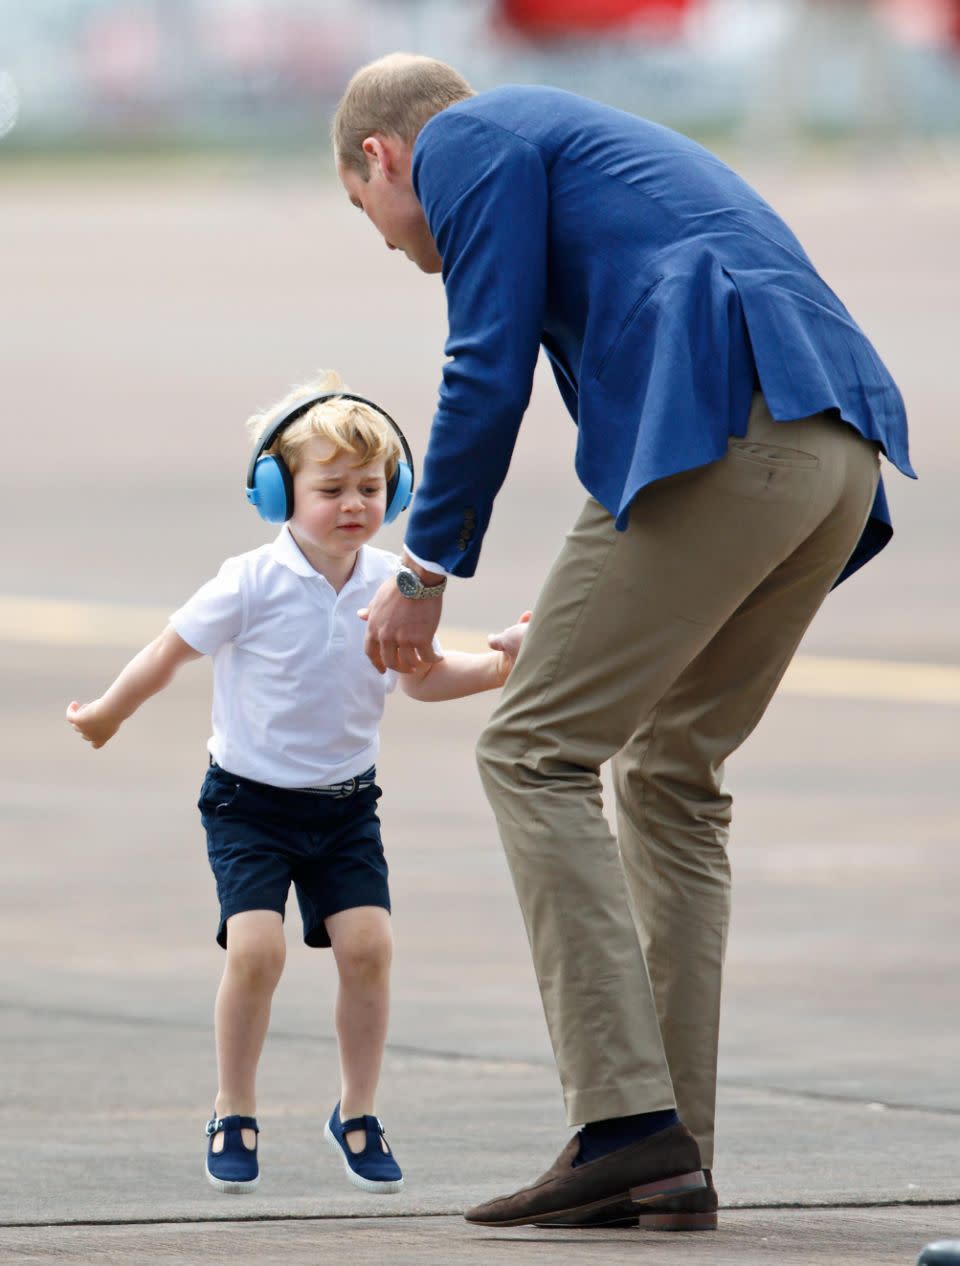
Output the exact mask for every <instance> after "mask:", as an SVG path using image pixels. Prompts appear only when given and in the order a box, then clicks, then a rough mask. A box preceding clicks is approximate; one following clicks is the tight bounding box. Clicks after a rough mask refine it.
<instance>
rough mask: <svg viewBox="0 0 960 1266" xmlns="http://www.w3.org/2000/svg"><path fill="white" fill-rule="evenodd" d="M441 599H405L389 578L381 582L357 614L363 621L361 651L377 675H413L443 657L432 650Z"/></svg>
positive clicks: (394, 582) (441, 605) (441, 606)
mask: <svg viewBox="0 0 960 1266" xmlns="http://www.w3.org/2000/svg"><path fill="white" fill-rule="evenodd" d="M442 610H443V598H442V597H440V598H405V597H404V596H403V594H402V593H401V592H400V590H399V589H398V588H397V582H396V581H395V580H393V579H390V580H385V581H384V582H383V584H382V585H381V586H380V588H379V589H378V590H377V592H376V593H375V594H374V595H373V601H372V602H371V603H370V606H369V607H364V608H363V610H362V611H358V612H357V614H358V615H359V616H360V619H361V620H366V622H367V636H366V638H365V639H364V642H363V649H364V651H365V652H366V654H367V657H368V658H369V660H370V662H371V664H373V666H374V668H375V669H376V670H377V672H379V673H382V672H385V671H386V670H387V669H388V668H395V669H396V671H397V672H398V673H411V672H415V671H416V670H417V669H418V668H422V667H423V666H424V665H425V664H436V663H438V662H439V661H440V660H441V659H442V658H443V656H442V655H438V654H437V653H436V651H435V650H434V649H433V635H434V634H435V633H436V631H437V627H438V625H439V624H440V613H441V611H442Z"/></svg>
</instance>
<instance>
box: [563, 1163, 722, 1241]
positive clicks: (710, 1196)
mask: <svg viewBox="0 0 960 1266" xmlns="http://www.w3.org/2000/svg"><path fill="white" fill-rule="evenodd" d="M703 1176H704V1179H705V1180H706V1183H707V1185H706V1186H705V1187H698V1188H697V1190H696V1191H686V1192H684V1193H683V1194H682V1195H680V1196H657V1197H655V1198H654V1199H652V1200H647V1201H645V1202H644V1203H643V1204H634V1202H633V1201H632V1200H621V1201H620V1202H619V1203H617V1204H615V1205H608V1206H607V1207H606V1208H604V1209H600V1210H599V1211H597V1210H595V1211H594V1212H592V1213H591V1212H587V1213H568V1214H566V1215H556V1216H554V1217H553V1218H551V1220H550V1221H549V1222H541V1223H540V1226H558V1227H560V1226H564V1227H573V1226H581V1227H598V1226H609V1227H614V1226H638V1227H640V1229H641V1230H644V1231H715V1230H716V1229H717V1206H718V1201H717V1191H716V1188H715V1187H714V1185H713V1175H712V1174H711V1172H710V1170H709V1169H705V1170H704V1171H703Z"/></svg>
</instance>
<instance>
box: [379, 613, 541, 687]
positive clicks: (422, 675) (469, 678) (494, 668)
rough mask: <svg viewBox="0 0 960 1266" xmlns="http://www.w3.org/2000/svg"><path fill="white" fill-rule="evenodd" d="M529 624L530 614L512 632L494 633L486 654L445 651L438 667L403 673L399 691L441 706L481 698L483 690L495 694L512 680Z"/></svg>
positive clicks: (524, 614)
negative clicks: (475, 696) (451, 700)
mask: <svg viewBox="0 0 960 1266" xmlns="http://www.w3.org/2000/svg"><path fill="white" fill-rule="evenodd" d="M529 620H530V612H529V611H525V612H524V613H523V615H522V616H521V617H520V619H519V620H518V621H517V623H516V624H513V625H511V626H510V628H509V629H504V631H503V632H502V633H492V634H491V635H490V637H489V638H488V639H487V640H488V641H489V643H490V645H491V647H492V648H493V649H492V650H489V651H486V652H485V653H483V654H477V655H472V654H470V653H469V652H468V651H445V652H444V656H443V659H441V660H439V661H438V662H437V663H435V664H424V665H423V667H422V668H420V669H417V670H416V671H415V672H411V673H401V674H400V688H401V689H402V690H403V692H404V693H405V694H408V695H409V696H410V698H411V699H419V700H420V701H421V703H441V702H443V700H445V699H462V698H464V696H466V695H475V694H479V692H480V691H481V690H496V689H497V688H498V687H499V686H502V685H503V683H504V682H505V681H506V680H507V678H508V677H509V676H510V671H511V669H512V668H513V665H514V661H515V660H516V658H517V654H518V653H519V651H520V645H521V643H522V642H523V635H524V633H525V632H526V630H527V624H528V623H529Z"/></svg>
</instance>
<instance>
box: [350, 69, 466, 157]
mask: <svg viewBox="0 0 960 1266" xmlns="http://www.w3.org/2000/svg"><path fill="white" fill-rule="evenodd" d="M474 95H475V94H474V91H473V89H472V88H471V87H470V85H469V84H468V83H467V81H466V80H465V79H464V78H463V76H462V75H460V74H459V73H458V72H457V71H455V70H454V69H453V67H452V66H448V65H447V64H446V63H445V62H438V61H437V60H436V59H435V58H433V57H421V56H419V55H418V54H416V53H389V54H388V55H387V56H386V57H381V58H379V59H378V60H377V61H375V62H370V63H369V64H368V65H366V66H361V68H360V69H359V70H358V71H357V73H356V74H355V75H354V76H353V78H352V79H351V80H350V82H349V83H348V84H347V88H346V91H345V92H344V94H343V97H342V99H341V101H340V104H339V105H338V106H337V112H336V114H335V115H334V116H333V124H332V126H331V129H330V134H331V137H332V139H333V148H334V152H335V155H336V159H337V162H338V163H339V164H340V166H341V167H345V168H348V169H352V170H354V171H357V172H359V173H360V175H361V176H362V177H363V178H364V180H366V178H367V156H366V155H365V154H364V152H363V148H362V147H363V142H364V141H365V140H366V138H367V137H368V136H374V135H376V134H377V133H379V134H380V135H381V136H398V137H400V139H401V140H403V141H407V142H408V143H409V144H411V145H412V144H413V142H414V140H415V139H416V137H417V133H418V132H419V131H420V129H421V128H422V127H423V125H424V123H426V121H427V120H428V119H432V118H433V116H434V115H435V114H439V113H440V111H441V110H445V109H446V108H447V106H451V105H453V104H454V103H455V102H457V101H465V100H466V99H467V97H472V96H474Z"/></svg>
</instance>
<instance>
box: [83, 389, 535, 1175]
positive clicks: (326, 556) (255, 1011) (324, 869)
mask: <svg viewBox="0 0 960 1266" xmlns="http://www.w3.org/2000/svg"><path fill="white" fill-rule="evenodd" d="M338 388H339V379H338V378H337V377H336V376H335V375H328V376H327V378H326V379H325V380H324V381H322V382H320V383H316V384H311V385H310V386H309V387H307V388H303V389H300V390H299V391H298V392H296V393H291V395H290V396H288V397H287V398H286V399H285V400H283V401H281V402H280V403H279V404H278V405H277V406H276V407H275V408H274V409H271V410H269V411H267V412H266V413H264V414H258V415H257V416H255V417H254V418H251V419H250V423H248V425H249V426H250V427H251V429H252V430H253V431H254V432H255V433H256V435H257V436H258V437H260V440H261V444H262V443H263V440H264V437H266V436H267V434H268V428H273V427H275V426H276V425H277V419H282V418H283V417H285V416H287V415H288V414H290V413H291V412H292V411H293V417H292V419H291V421H290V423H289V425H287V426H286V427H285V429H283V430H282V431H281V432H280V434H279V436H278V438H277V440H276V441H275V443H274V444H272V445H270V448H269V450H268V451H269V452H272V453H274V454H275V459H276V461H277V462H278V463H279V464H280V466H281V468H283V469H284V470H285V472H288V473H285V474H284V477H283V478H284V482H285V487H286V492H285V494H284V495H285V496H286V498H287V500H286V502H285V503H284V505H285V509H284V510H283V511H281V513H280V514H279V515H278V516H277V517H278V518H283V517H285V516H289V517H288V518H287V521H286V522H285V524H284V526H283V528H282V529H281V531H280V534H279V536H278V537H277V538H276V540H274V541H273V543H272V544H270V545H264V546H261V547H260V548H259V549H256V550H252V551H251V552H250V553H247V554H242V555H240V556H239V557H236V558H230V559H228V560H227V561H226V562H225V563H224V564H223V566H222V567H221V569H220V572H219V574H218V575H217V576H216V578H215V579H213V580H211V581H209V582H208V583H207V584H205V585H204V586H203V587H202V588H201V589H200V590H198V591H197V593H196V594H194V596H193V597H192V598H191V599H190V600H189V601H188V602H187V603H186V604H185V605H184V606H182V607H181V608H180V609H179V610H178V611H176V612H174V614H173V615H172V616H171V617H170V623H169V624H168V626H167V627H166V628H165V629H164V631H163V632H162V633H161V634H160V636H159V637H157V638H156V639H155V640H154V641H153V642H151V643H150V644H149V645H148V646H146V647H145V648H144V649H143V650H141V651H140V652H139V654H138V655H136V656H135V657H134V659H133V660H131V662H130V663H129V664H128V665H127V666H126V668H124V669H123V671H122V672H121V673H120V675H119V676H118V677H117V679H116V681H114V683H113V684H112V685H111V686H110V687H109V689H108V690H107V691H106V692H105V693H104V694H103V695H101V697H100V698H99V699H95V700H94V701H93V702H92V703H86V704H82V705H81V704H80V703H78V702H77V701H74V702H72V703H71V704H70V705H69V707H68V708H67V720H68V721H69V723H70V724H71V725H72V726H73V727H74V729H75V730H76V731H77V732H78V733H79V734H80V735H81V736H82V737H83V738H84V739H86V740H87V741H88V742H90V743H91V744H92V745H93V746H94V747H95V748H99V747H102V746H103V745H104V743H106V742H108V741H109V739H110V738H112V737H113V735H114V734H115V733H116V731H117V729H118V728H119V726H120V724H121V723H122V722H123V721H124V720H125V719H126V718H127V717H129V716H130V715H131V714H132V713H133V712H134V711H136V709H137V708H138V707H139V706H140V704H142V703H143V702H144V700H145V699H147V698H149V697H150V696H151V695H153V694H156V693H157V691H159V690H162V689H163V687H164V686H166V685H168V684H169V682H170V680H171V679H172V677H173V675H174V673H175V672H176V671H177V669H179V668H180V667H181V665H183V664H185V663H186V662H187V661H188V660H192V659H197V658H199V657H200V656H201V655H212V656H213V670H214V697H213V734H212V736H211V738H210V741H209V744H208V749H209V753H210V767H209V769H208V771H207V774H206V777H205V779H204V782H203V787H202V789H201V792H200V800H199V808H200V814H201V820H202V822H203V825H204V827H205V828H206V832H207V851H208V855H209V859H210V865H211V867H212V869H213V872H214V875H215V876H216V881H217V895H218V898H219V901H220V924H219V928H218V931H217V941H218V942H219V944H220V945H221V946H222V947H224V948H225V949H226V964H225V967H224V973H223V979H222V981H221V984H220V988H219V991H218V994H217V1001H216V1010H215V1025H216V1044H217V1066H218V1074H219V1089H218V1092H217V1097H216V1102H215V1104H214V1112H213V1117H212V1118H211V1120H210V1121H209V1122H208V1124H207V1127H206V1131H207V1137H208V1147H207V1159H206V1174H207V1177H208V1178H209V1180H210V1182H211V1183H212V1184H213V1185H214V1187H216V1188H218V1189H219V1190H220V1191H227V1192H244V1191H250V1190H252V1189H253V1188H254V1187H256V1185H257V1183H258V1182H259V1166H258V1161H257V1133H258V1126H257V1122H256V1118H255V1113H256V1093H255V1079H256V1071H257V1064H258V1061H259V1058H260V1052H261V1048H262V1046H263V1042H264V1038H265V1037H266V1032H267V1025H268V1022H269V1016H270V1004H271V999H272V996H273V992H274V989H275V988H276V986H277V983H278V981H279V979H280V974H281V971H282V969H283V963H284V954H285V943H284V935H283V915H284V907H285V903H286V896H287V892H288V889H289V886H290V883H291V882H292V883H293V885H294V887H295V889H296V892H297V898H298V901H299V905H300V911H301V914H302V917H303V928H304V940H305V941H306V943H307V944H308V945H311V946H332V948H333V953H334V958H335V960H336V965H337V971H338V974H339V994H338V999H337V1010H336V1027H337V1039H338V1044H339V1052H340V1069H341V1091H340V1099H339V1102H338V1103H337V1105H336V1106H335V1108H334V1109H333V1113H332V1115H331V1117H330V1119H329V1121H328V1122H327V1124H326V1127H325V1130H324V1134H325V1136H326V1138H327V1140H328V1142H329V1143H330V1144H331V1146H332V1147H333V1148H334V1149H335V1150H336V1151H337V1152H338V1153H339V1154H340V1155H341V1157H342V1159H343V1163H344V1168H345V1171H346V1174H347V1177H348V1179H349V1180H350V1181H351V1182H352V1183H354V1185H356V1186H357V1187H360V1188H361V1189H362V1190H364V1191H369V1192H380V1193H385V1192H394V1191H398V1190H399V1189H400V1187H401V1185H402V1182H403V1178H402V1174H401V1171H400V1167H399V1165H398V1164H397V1162H396V1160H395V1158H394V1156H393V1154H392V1152H391V1150H390V1148H389V1147H388V1145H387V1142H386V1139H385V1138H384V1133H383V1128H382V1126H381V1124H380V1122H379V1120H378V1119H377V1118H376V1116H374V1115H373V1113H374V1096H375V1093H376V1088H377V1082H378V1080H379V1075H380V1065H381V1060H382V1056H383V1049H384V1043H385V1040H386V1029H387V1012H388V997H389V968H390V959H391V951H392V940H391V930H390V917H389V912H390V898H389V892H388V888H387V864H386V861H385V860H384V856H383V848H382V845H381V841H380V823H379V820H378V818H377V813H376V807H377V800H378V799H379V796H380V789H379V787H378V786H377V785H376V781H375V778H376V775H375V769H374V764H373V762H374V759H375V756H376V752H377V748H378V742H379V739H378V732H377V727H378V723H379V720H380V717H381V715H382V712H383V705H384V699H385V696H386V695H387V694H388V693H389V692H390V691H391V690H392V689H393V688H394V687H395V685H396V683H397V679H398V676H399V680H400V684H401V686H402V688H403V689H404V690H405V691H406V693H407V694H409V695H411V696H412V697H413V698H415V699H421V700H424V701H428V702H429V701H436V700H442V699H454V698H459V697H461V696H464V695H469V694H473V693H475V692H477V691H481V690H491V689H494V688H495V687H498V686H501V685H502V684H503V682H504V681H505V680H506V678H507V675H508V674H509V672H510V669H511V667H512V666H513V661H514V659H515V657H516V654H517V652H518V650H519V647H520V642H521V640H522V636H523V632H524V624H525V621H526V620H527V619H528V618H529V614H528V613H524V615H523V616H522V617H521V619H520V622H519V623H518V624H517V625H514V626H513V627H512V628H511V629H508V630H505V631H504V632H503V633H501V634H499V635H497V636H496V637H491V638H490V639H489V641H490V645H491V647H492V648H493V649H491V650H490V651H489V652H487V653H485V654H477V655H471V654H465V653H462V652H448V653H447V654H446V655H444V656H443V658H441V659H440V660H439V661H438V662H436V663H431V664H421V666H420V667H419V668H418V669H416V670H415V671H413V672H410V673H405V674H403V675H398V674H396V673H393V672H388V673H386V674H380V673H378V672H377V671H376V669H375V668H374V667H373V666H372V665H371V663H370V661H369V660H368V659H367V657H366V655H365V654H364V651H363V641H364V633H365V628H366V626H365V624H364V622H363V619H362V618H358V612H359V615H360V617H362V615H363V614H365V612H364V610H363V609H364V608H365V607H366V604H367V602H368V601H369V599H370V598H371V597H372V595H373V594H374V593H375V592H376V590H377V588H378V587H379V585H380V584H381V582H382V581H383V580H384V579H385V578H386V577H388V576H389V575H391V574H393V573H395V572H396V571H397V567H398V564H399V560H398V559H397V557H396V556H395V555H393V554H390V553H387V552H386V551H384V550H379V549H375V548H373V547H372V546H370V545H369V544H368V542H369V541H370V540H371V539H372V537H373V536H375V535H376V532H377V530H378V529H379V528H380V526H381V524H382V523H383V521H384V515H385V512H386V509H387V495H388V493H387V490H388V486H389V485H391V481H395V475H396V473H397V471H398V463H400V462H402V459H403V457H404V453H403V451H402V445H401V438H400V437H399V433H398V432H396V431H395V428H394V427H393V426H392V424H391V423H390V421H389V419H387V417H386V415H384V414H381V412H380V411H379V410H378V409H377V408H376V407H374V406H372V404H371V402H361V401H359V400H358V399H357V398H353V399H351V398H349V397H345V396H343V395H335V396H333V398H329V397H328V396H326V394H325V393H329V392H337V391H338ZM319 395H323V396H324V398H323V399H322V400H320V401H319V403H316V404H313V405H312V406H311V407H310V408H308V409H307V410H306V412H301V413H300V414H299V415H298V414H297V413H296V412H295V411H294V406H296V404H297V402H298V401H299V400H303V399H306V400H310V399H313V398H314V397H316V396H319ZM411 478H412V475H411ZM248 482H249V481H248ZM291 500H292V506H291V504H290V503H291ZM291 510H292V513H291ZM435 649H436V650H438V649H439V648H435Z"/></svg>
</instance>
